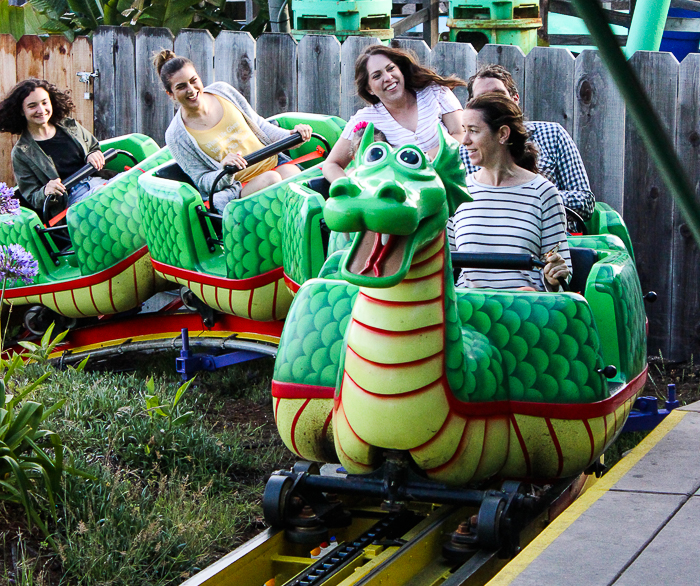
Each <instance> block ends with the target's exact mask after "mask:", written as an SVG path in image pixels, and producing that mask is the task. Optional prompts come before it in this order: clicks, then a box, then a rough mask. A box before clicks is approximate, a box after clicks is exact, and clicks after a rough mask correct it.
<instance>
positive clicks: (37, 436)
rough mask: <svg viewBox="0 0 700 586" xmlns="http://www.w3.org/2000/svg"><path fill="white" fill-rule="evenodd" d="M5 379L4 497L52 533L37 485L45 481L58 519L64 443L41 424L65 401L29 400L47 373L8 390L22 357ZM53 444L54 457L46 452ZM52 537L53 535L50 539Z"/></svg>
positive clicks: (1, 383) (1, 417) (1, 407)
mask: <svg viewBox="0 0 700 586" xmlns="http://www.w3.org/2000/svg"><path fill="white" fill-rule="evenodd" d="M3 362H5V364H6V365H8V369H7V372H6V373H5V376H4V378H3V379H0V500H5V501H9V502H13V503H17V504H20V505H22V506H23V507H24V510H25V511H26V513H27V520H28V521H29V523H30V524H31V522H32V521H34V522H35V523H36V524H37V525H38V526H39V527H40V528H41V530H42V531H43V532H44V534H45V535H47V537H48V535H49V533H48V531H47V529H46V525H45V524H44V522H43V521H42V520H41V517H40V516H39V514H38V512H37V509H36V507H35V500H37V499H36V494H37V484H38V481H39V480H40V479H41V480H43V484H44V487H45V489H46V494H47V497H48V500H49V503H50V505H51V506H50V511H51V514H52V515H53V517H54V520H55V515H56V512H55V502H54V494H55V493H56V491H57V490H58V488H59V485H60V481H61V475H62V474H63V470H64V466H63V445H62V444H61V439H60V438H59V436H58V435H57V434H55V433H54V432H52V431H49V430H46V429H39V425H40V424H41V423H42V422H43V421H44V420H45V419H46V418H47V417H49V416H50V415H51V414H52V413H54V412H55V411H56V410H57V409H60V408H61V407H62V406H63V403H64V401H63V400H61V401H58V402H56V403H55V404H54V405H52V406H51V407H49V408H48V409H47V408H45V407H44V405H43V404H41V403H37V402H35V401H25V402H24V403H22V404H21V405H20V402H21V401H22V399H24V398H25V397H26V396H27V395H29V393H31V392H32V391H34V390H35V389H36V388H37V387H39V386H40V385H41V384H42V383H43V382H44V380H46V378H47V377H48V376H49V373H45V374H44V375H42V376H40V377H39V378H38V379H37V380H35V381H34V382H33V383H31V384H30V385H28V386H27V387H25V388H23V389H21V390H20V391H19V392H18V393H17V394H16V395H14V396H13V395H12V394H10V393H9V392H7V383H8V381H9V378H10V377H11V376H12V374H13V373H14V371H15V370H16V369H17V368H19V365H20V364H21V362H22V359H21V358H20V357H18V356H15V357H13V359H11V360H10V361H3ZM44 447H49V448H51V450H52V451H53V457H52V456H51V455H50V454H49V453H48V452H46V451H45V449H44ZM49 539H50V538H49Z"/></svg>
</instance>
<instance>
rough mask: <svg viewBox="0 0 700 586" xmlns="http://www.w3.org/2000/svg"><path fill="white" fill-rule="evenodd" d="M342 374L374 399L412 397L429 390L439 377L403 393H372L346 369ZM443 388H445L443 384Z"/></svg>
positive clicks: (437, 382) (438, 380) (437, 381)
mask: <svg viewBox="0 0 700 586" xmlns="http://www.w3.org/2000/svg"><path fill="white" fill-rule="evenodd" d="M343 374H344V376H347V377H348V379H349V380H351V381H352V382H353V384H354V385H355V386H356V387H357V388H358V389H360V390H361V391H363V392H364V393H367V394H368V395H370V396H372V397H374V398H375V399H396V398H397V397H400V398H402V399H403V398H404V397H412V396H414V395H420V394H421V393H424V392H425V391H427V390H429V389H430V387H433V386H435V385H436V384H439V382H440V379H435V380H434V381H433V382H432V383H429V384H427V385H425V386H422V387H421V388H420V389H415V390H413V391H406V392H404V393H390V394H385V393H373V392H372V391H368V390H367V389H366V388H364V387H363V386H362V385H359V384H357V383H356V382H355V380H354V379H353V378H352V377H351V376H350V374H349V373H348V372H347V371H346V372H344V373H343ZM443 388H445V387H444V386H443Z"/></svg>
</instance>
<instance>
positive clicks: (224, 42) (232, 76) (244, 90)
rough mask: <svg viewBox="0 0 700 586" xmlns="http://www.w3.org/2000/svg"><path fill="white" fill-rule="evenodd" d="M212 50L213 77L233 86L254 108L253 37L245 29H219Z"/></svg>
mask: <svg viewBox="0 0 700 586" xmlns="http://www.w3.org/2000/svg"><path fill="white" fill-rule="evenodd" d="M214 52H215V57H216V61H215V62H214V79H215V80H216V81H225V82H226V83H228V84H231V85H232V86H233V87H235V88H236V89H237V90H238V91H239V92H241V94H243V97H244V98H245V99H246V100H248V103H249V104H250V105H251V106H252V108H253V110H255V109H256V104H255V88H256V85H255V83H256V81H255V39H254V38H253V37H252V35H251V34H250V33H249V32H246V31H221V32H220V33H219V35H218V36H217V37H216V42H215V44H214Z"/></svg>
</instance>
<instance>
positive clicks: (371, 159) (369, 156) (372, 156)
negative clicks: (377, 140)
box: [365, 146, 386, 164]
mask: <svg viewBox="0 0 700 586" xmlns="http://www.w3.org/2000/svg"><path fill="white" fill-rule="evenodd" d="M385 158H386V149H385V148H384V147H380V146H373V147H372V148H370V149H369V150H368V151H367V152H366V153H365V163H372V164H375V163H379V162H380V161H383V160H384V159H385Z"/></svg>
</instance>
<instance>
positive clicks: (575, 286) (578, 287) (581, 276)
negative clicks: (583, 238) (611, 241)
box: [569, 247, 598, 294]
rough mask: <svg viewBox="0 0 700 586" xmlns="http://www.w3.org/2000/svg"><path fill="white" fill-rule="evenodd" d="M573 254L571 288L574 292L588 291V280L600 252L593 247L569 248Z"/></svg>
mask: <svg viewBox="0 0 700 586" xmlns="http://www.w3.org/2000/svg"><path fill="white" fill-rule="evenodd" d="M569 253H570V254H571V270H572V275H571V282H570V283H569V289H570V290H571V291H573V292H574V293H581V294H583V293H584V292H585V291H586V281H587V280H588V275H589V274H590V273H591V268H592V267H593V265H594V264H595V263H596V262H598V253H597V252H596V251H595V250H593V249H592V248H576V247H572V248H569Z"/></svg>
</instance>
